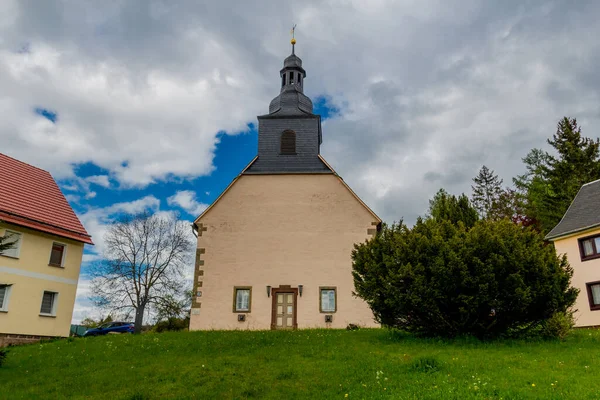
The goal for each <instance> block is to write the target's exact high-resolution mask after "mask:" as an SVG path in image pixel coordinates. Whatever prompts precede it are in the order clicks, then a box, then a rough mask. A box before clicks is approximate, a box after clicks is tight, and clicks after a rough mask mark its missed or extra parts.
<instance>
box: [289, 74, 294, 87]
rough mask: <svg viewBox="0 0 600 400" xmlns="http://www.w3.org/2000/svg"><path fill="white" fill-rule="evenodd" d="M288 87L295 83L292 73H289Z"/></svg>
mask: <svg viewBox="0 0 600 400" xmlns="http://www.w3.org/2000/svg"><path fill="white" fill-rule="evenodd" d="M289 82H290V85H293V84H294V83H296V80H295V79H294V71H292V72H290V81H289Z"/></svg>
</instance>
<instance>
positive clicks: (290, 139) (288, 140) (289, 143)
mask: <svg viewBox="0 0 600 400" xmlns="http://www.w3.org/2000/svg"><path fill="white" fill-rule="evenodd" d="M280 153H281V154H284V155H293V154H296V132H294V131H290V130H287V131H283V133H282V134H281V152H280Z"/></svg>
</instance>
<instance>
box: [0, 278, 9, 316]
mask: <svg viewBox="0 0 600 400" xmlns="http://www.w3.org/2000/svg"><path fill="white" fill-rule="evenodd" d="M10 288H11V285H7V284H6V283H0V311H2V312H7V311H8V298H9V297H10Z"/></svg>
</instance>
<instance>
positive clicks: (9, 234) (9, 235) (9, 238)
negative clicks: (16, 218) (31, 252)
mask: <svg viewBox="0 0 600 400" xmlns="http://www.w3.org/2000/svg"><path fill="white" fill-rule="evenodd" d="M4 237H5V238H6V239H5V242H6V243H11V242H15V241H16V243H15V244H14V245H13V247H12V248H11V249H8V250H4V252H3V253H2V255H3V256H6V257H12V258H19V255H20V254H21V242H22V241H23V234H22V233H20V232H15V231H11V230H9V229H6V230H5V231H4Z"/></svg>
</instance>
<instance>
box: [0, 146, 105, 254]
mask: <svg viewBox="0 0 600 400" xmlns="http://www.w3.org/2000/svg"><path fill="white" fill-rule="evenodd" d="M0 220H1V221H5V222H8V223H11V224H15V225H20V226H24V227H27V228H32V229H36V230H38V231H42V232H46V233H50V234H53V235H57V236H61V237H66V238H69V239H73V240H77V241H79V242H83V243H89V244H93V242H92V238H91V236H90V235H89V234H88V233H87V231H86V230H85V228H84V227H83V225H82V224H81V222H80V221H79V218H77V215H75V212H74V211H73V209H72V208H71V206H70V205H69V203H68V202H67V199H66V198H65V196H64V195H63V193H62V192H61V191H60V189H59V187H58V185H57V184H56V182H55V181H54V178H52V175H50V173H49V172H47V171H44V170H42V169H39V168H37V167H34V166H31V165H29V164H26V163H24V162H22V161H19V160H16V159H14V158H11V157H9V156H7V155H5V154H2V153H0Z"/></svg>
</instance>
